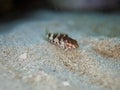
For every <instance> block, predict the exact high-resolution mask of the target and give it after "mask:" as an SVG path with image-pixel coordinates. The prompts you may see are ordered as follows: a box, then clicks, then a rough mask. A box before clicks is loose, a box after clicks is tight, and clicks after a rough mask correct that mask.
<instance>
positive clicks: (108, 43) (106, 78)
mask: <svg viewBox="0 0 120 90" xmlns="http://www.w3.org/2000/svg"><path fill="white" fill-rule="evenodd" d="M0 30H1V31H0V90H120V14H118V13H108V14H107V13H97V12H94V13H85V12H84V13H83V12H74V13H72V12H71V13H70V12H68V13H67V12H54V11H44V10H43V11H36V12H33V13H31V14H30V13H29V16H26V17H24V18H21V19H18V20H15V21H13V22H10V23H3V24H2V25H1V26H0ZM46 30H47V31H49V32H52V33H56V32H57V33H59V32H61V33H66V34H68V35H69V36H70V37H72V38H74V39H76V40H77V41H78V44H79V48H78V49H76V50H70V51H65V50H63V49H61V48H59V47H57V46H55V45H52V44H50V43H49V42H48V41H47V40H46V39H45V37H46V36H45V31H46Z"/></svg>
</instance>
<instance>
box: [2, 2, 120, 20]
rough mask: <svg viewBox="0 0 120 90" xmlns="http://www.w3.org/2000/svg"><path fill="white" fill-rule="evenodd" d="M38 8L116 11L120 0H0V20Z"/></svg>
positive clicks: (20, 15)
mask: <svg viewBox="0 0 120 90" xmlns="http://www.w3.org/2000/svg"><path fill="white" fill-rule="evenodd" d="M38 9H51V10H57V11H100V12H101V11H102V12H116V11H117V12H118V11H120V0H0V21H6V20H14V19H16V18H20V17H22V16H24V14H25V13H27V12H30V11H33V10H38Z"/></svg>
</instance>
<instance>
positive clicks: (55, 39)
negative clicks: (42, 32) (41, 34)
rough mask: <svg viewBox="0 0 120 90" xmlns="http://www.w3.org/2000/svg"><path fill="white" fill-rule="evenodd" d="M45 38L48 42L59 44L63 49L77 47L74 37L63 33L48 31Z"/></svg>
mask: <svg viewBox="0 0 120 90" xmlns="http://www.w3.org/2000/svg"><path fill="white" fill-rule="evenodd" d="M47 39H48V41H49V42H50V43H52V44H54V45H56V46H59V47H60V48H63V49H65V50H70V49H75V48H78V47H79V45H78V43H77V41H76V40H75V39H72V38H71V37H69V36H68V35H67V34H63V33H48V34H47Z"/></svg>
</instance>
